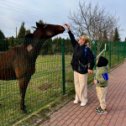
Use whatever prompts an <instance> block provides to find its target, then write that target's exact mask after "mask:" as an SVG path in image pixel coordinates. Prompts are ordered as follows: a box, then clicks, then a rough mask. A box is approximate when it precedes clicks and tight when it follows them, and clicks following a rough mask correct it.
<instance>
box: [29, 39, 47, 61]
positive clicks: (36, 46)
mask: <svg viewBox="0 0 126 126" xmlns="http://www.w3.org/2000/svg"><path fill="white" fill-rule="evenodd" d="M45 41H46V40H45V39H43V40H40V39H34V40H33V42H32V43H31V44H30V45H31V46H32V50H31V53H30V55H31V58H33V60H36V59H37V57H38V55H39V53H40V50H41V48H42V46H43V44H44V42H45Z"/></svg>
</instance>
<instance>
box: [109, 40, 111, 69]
mask: <svg viewBox="0 0 126 126" xmlns="http://www.w3.org/2000/svg"><path fill="white" fill-rule="evenodd" d="M109 66H110V68H111V42H109Z"/></svg>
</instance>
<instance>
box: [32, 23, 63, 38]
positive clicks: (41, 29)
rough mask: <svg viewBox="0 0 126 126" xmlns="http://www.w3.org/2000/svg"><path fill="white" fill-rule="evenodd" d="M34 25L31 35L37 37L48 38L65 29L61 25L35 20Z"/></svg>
mask: <svg viewBox="0 0 126 126" xmlns="http://www.w3.org/2000/svg"><path fill="white" fill-rule="evenodd" d="M36 27H37V28H36V30H35V31H34V33H33V36H34V37H35V38H38V39H48V38H51V37H53V36H55V35H58V34H60V33H63V32H64V31H65V29H64V27H63V26H61V25H54V24H44V23H37V22H36Z"/></svg>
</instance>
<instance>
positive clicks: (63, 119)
mask: <svg viewBox="0 0 126 126" xmlns="http://www.w3.org/2000/svg"><path fill="white" fill-rule="evenodd" d="M88 94H89V102H88V105H87V106H85V107H80V105H79V104H77V105H75V104H73V101H71V102H69V103H68V104H67V105H65V106H64V107H63V108H61V109H60V110H58V111H57V112H55V113H54V114H52V115H51V118H50V120H48V121H46V122H45V123H44V124H41V126H126V62H125V63H124V64H122V65H120V66H119V67H118V68H116V69H114V70H113V71H112V72H111V73H110V81H109V89H108V97H107V98H108V102H107V106H108V107H107V108H108V111H109V113H108V114H106V115H98V114H96V113H95V108H96V107H97V105H98V100H97V97H96V93H95V87H94V86H93V87H92V88H90V89H89V91H88Z"/></svg>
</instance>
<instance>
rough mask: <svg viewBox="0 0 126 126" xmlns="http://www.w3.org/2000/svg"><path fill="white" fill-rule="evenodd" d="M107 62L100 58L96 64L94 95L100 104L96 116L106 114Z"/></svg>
mask: <svg viewBox="0 0 126 126" xmlns="http://www.w3.org/2000/svg"><path fill="white" fill-rule="evenodd" d="M107 64H108V60H107V59H106V58H105V57H103V56H100V57H99V58H98V60H97V63H96V74H95V78H94V84H96V93H97V97H98V100H99V103H100V107H97V108H96V112H97V113H98V114H106V113H107V110H106V95H107V86H108V68H107Z"/></svg>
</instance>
